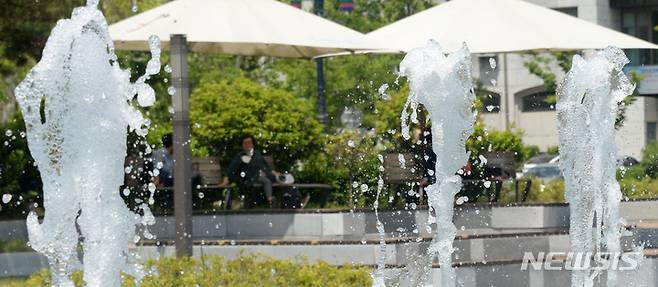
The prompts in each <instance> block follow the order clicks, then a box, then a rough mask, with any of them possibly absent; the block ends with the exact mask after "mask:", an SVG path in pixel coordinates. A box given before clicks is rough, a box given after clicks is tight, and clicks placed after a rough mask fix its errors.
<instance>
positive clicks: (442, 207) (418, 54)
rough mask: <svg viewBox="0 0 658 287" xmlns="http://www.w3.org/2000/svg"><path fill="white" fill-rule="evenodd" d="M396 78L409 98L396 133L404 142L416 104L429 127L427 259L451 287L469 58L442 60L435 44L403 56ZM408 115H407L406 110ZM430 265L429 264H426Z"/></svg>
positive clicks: (467, 124) (470, 116)
mask: <svg viewBox="0 0 658 287" xmlns="http://www.w3.org/2000/svg"><path fill="white" fill-rule="evenodd" d="M400 72H401V74H402V75H403V76H406V77H407V80H408V81H409V83H410V87H411V92H410V94H409V98H408V100H407V103H406V105H405V108H404V110H403V111H402V117H401V118H402V131H403V136H404V137H405V139H409V138H410V136H409V125H408V121H407V120H408V118H409V117H410V118H411V121H412V122H414V123H416V122H418V120H417V108H418V105H419V104H422V105H423V106H424V107H425V109H426V110H427V112H428V116H429V119H430V120H431V122H432V149H433V150H434V153H436V155H437V160H436V169H435V176H436V183H435V184H432V185H430V186H429V187H428V188H427V195H428V203H429V205H430V207H431V208H430V215H429V222H428V223H429V224H430V225H431V224H433V223H436V228H435V231H434V234H433V240H432V243H431V244H430V247H429V257H430V258H433V257H434V256H436V255H438V259H439V264H440V268H441V284H440V286H443V287H446V286H455V282H456V276H455V270H454V268H452V253H453V251H454V249H453V246H452V243H453V240H454V238H455V235H456V233H457V229H456V228H455V225H454V224H453V222H452V217H453V213H454V210H453V204H454V200H455V195H456V194H457V192H458V191H459V190H460V189H461V185H462V181H461V178H460V177H459V176H458V175H456V173H457V171H458V170H459V169H460V168H461V167H463V166H464V165H465V164H466V162H467V160H468V154H467V153H466V140H467V139H468V137H469V136H470V134H471V133H472V131H473V123H474V121H475V113H474V112H473V111H472V106H473V101H474V99H475V95H474V94H473V81H472V78H471V56H470V52H469V51H468V48H467V47H466V46H464V47H463V48H462V49H460V50H459V51H457V52H455V53H452V54H449V55H446V54H444V52H443V51H442V50H441V47H440V46H439V44H438V43H436V42H434V41H431V42H430V43H428V45H427V46H425V47H422V48H417V49H415V50H413V51H411V52H409V53H408V54H407V55H406V56H405V58H404V60H403V61H402V63H400ZM409 109H411V110H412V112H411V114H409V112H408V110H409ZM430 262H431V260H430ZM424 273H425V279H424V281H425V282H426V283H425V284H426V286H432V285H433V284H432V283H431V282H430V279H429V278H430V276H429V272H424Z"/></svg>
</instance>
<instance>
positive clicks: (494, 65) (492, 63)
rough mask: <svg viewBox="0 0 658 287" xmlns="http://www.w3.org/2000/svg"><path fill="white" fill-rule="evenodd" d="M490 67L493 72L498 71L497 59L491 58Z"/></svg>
mask: <svg viewBox="0 0 658 287" xmlns="http://www.w3.org/2000/svg"><path fill="white" fill-rule="evenodd" d="M489 66H490V67H491V69H492V70H495V69H496V59H495V58H489Z"/></svg>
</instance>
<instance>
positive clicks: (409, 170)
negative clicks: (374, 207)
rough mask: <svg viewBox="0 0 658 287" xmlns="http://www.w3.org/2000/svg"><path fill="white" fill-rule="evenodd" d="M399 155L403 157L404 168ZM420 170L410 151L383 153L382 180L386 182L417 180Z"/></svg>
mask: <svg viewBox="0 0 658 287" xmlns="http://www.w3.org/2000/svg"><path fill="white" fill-rule="evenodd" d="M400 155H402V157H403V158H404V168H403V166H402V165H401V164H400ZM419 174H420V171H419V170H418V168H417V167H416V160H415V158H414V156H413V154H410V153H403V154H398V153H391V154H386V155H384V181H386V182H387V183H408V182H413V181H415V180H418V179H419V178H420V176H419Z"/></svg>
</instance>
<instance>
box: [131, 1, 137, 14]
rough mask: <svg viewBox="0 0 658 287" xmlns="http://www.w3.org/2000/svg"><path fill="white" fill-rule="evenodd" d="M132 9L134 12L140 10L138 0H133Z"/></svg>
mask: <svg viewBox="0 0 658 287" xmlns="http://www.w3.org/2000/svg"><path fill="white" fill-rule="evenodd" d="M130 10H132V11H133V13H137V11H139V7H138V6H137V0H133V3H132V5H131V7H130Z"/></svg>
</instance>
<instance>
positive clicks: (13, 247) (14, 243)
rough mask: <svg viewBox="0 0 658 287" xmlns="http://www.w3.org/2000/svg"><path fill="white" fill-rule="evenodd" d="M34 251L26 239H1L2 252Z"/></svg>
mask: <svg viewBox="0 0 658 287" xmlns="http://www.w3.org/2000/svg"><path fill="white" fill-rule="evenodd" d="M26 251H32V248H30V247H29V246H27V242H26V241H24V240H8V241H2V240H0V253H12V252H26Z"/></svg>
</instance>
